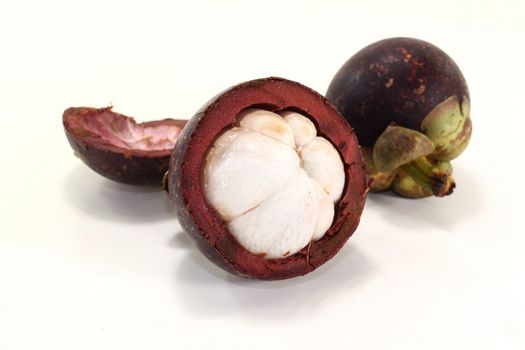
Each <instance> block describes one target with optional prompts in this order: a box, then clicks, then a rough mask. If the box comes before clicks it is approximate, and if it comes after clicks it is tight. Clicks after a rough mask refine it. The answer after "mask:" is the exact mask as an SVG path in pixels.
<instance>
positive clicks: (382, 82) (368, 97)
mask: <svg viewBox="0 0 525 350" xmlns="http://www.w3.org/2000/svg"><path fill="white" fill-rule="evenodd" d="M326 97H327V99H328V100H329V101H330V102H332V103H333V104H334V105H335V107H336V108H337V109H338V110H339V112H341V114H342V115H343V116H344V117H345V118H346V120H347V121H348V122H349V123H350V124H351V125H352V127H354V130H355V133H356V135H357V138H358V140H359V143H360V144H361V146H363V147H366V148H370V150H369V151H364V152H365V153H367V154H369V155H371V156H370V157H368V160H367V162H368V163H370V162H372V163H373V164H371V165H369V166H367V175H368V176H369V177H371V178H375V179H376V180H377V181H374V183H373V184H372V190H373V191H382V190H385V189H388V188H390V186H391V185H392V188H393V189H394V190H395V191H396V192H397V193H398V194H400V195H402V196H405V197H411V198H419V197H426V196H429V195H436V196H444V195H447V194H450V193H452V190H453V188H454V186H455V183H454V180H453V178H452V175H451V171H452V168H451V165H450V164H449V163H448V162H449V161H450V160H452V159H454V158H456V157H458V156H459V155H460V154H461V153H462V152H463V151H464V150H465V148H466V147H467V145H468V142H469V140H470V135H471V133H472V123H471V120H470V105H469V92H468V87H467V83H466V81H465V79H464V77H463V74H462V73H461V71H460V69H459V68H458V66H457V65H456V63H455V62H454V61H453V60H452V59H451V58H450V57H449V56H448V55H447V54H446V53H445V52H443V51H442V50H440V49H439V48H437V47H436V46H434V45H432V44H430V43H428V42H425V41H422V40H417V39H411V38H391V39H385V40H382V41H379V42H376V43H374V44H372V45H369V46H367V47H365V48H364V49H362V50H361V51H359V52H358V53H357V54H355V55H354V56H352V57H351V58H350V59H349V60H348V61H347V62H346V63H345V64H344V65H343V66H342V67H341V69H340V70H339V71H338V72H337V74H336V75H335V76H334V78H333V80H332V82H331V83H330V86H329V88H328V91H327V94H326ZM392 126H395V127H394V128H393V127H392ZM372 148H373V150H372ZM378 155H379V156H381V155H383V156H384V155H387V156H388V157H389V159H390V161H389V162H388V164H387V163H385V162H384V160H385V159H384V158H381V157H379V158H378ZM444 169H445V170H444ZM397 176H399V177H400V179H399V180H395V178H396V177H397ZM407 177H408V178H410V179H411V180H407V179H406V178H407Z"/></svg>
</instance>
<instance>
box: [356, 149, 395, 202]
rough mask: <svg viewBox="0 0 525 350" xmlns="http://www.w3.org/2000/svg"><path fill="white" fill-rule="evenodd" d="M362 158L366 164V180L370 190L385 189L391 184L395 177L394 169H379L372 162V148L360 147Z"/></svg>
mask: <svg viewBox="0 0 525 350" xmlns="http://www.w3.org/2000/svg"><path fill="white" fill-rule="evenodd" d="M361 152H362V154H363V158H364V160H365V165H366V168H365V170H366V175H367V181H368V182H369V183H370V190H371V191H372V192H382V191H386V190H388V189H389V188H390V186H392V182H393V181H394V178H395V177H396V173H397V172H396V171H385V172H383V171H379V170H378V169H377V167H376V165H375V164H374V157H373V154H372V149H371V148H369V147H363V148H361Z"/></svg>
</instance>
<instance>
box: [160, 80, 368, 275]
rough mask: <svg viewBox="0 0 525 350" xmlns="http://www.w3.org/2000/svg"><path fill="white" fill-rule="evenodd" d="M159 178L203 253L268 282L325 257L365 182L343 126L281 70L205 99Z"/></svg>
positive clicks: (359, 205)
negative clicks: (163, 177) (279, 73)
mask: <svg viewBox="0 0 525 350" xmlns="http://www.w3.org/2000/svg"><path fill="white" fill-rule="evenodd" d="M166 185H167V190H168V192H169V196H170V198H171V200H172V202H173V204H174V206H175V208H176V211H177V216H178V220H179V222H180V224H181V226H182V227H183V228H184V229H185V231H186V232H187V233H188V234H189V236H190V237H191V239H192V240H193V241H194V243H195V244H196V245H197V247H198V249H199V250H200V251H201V252H202V253H203V254H204V255H205V256H206V257H207V258H208V259H209V260H211V261H212V262H214V263H215V264H216V265H218V266H219V267H221V268H223V269H225V270H226V271H229V272H231V273H233V274H236V275H239V276H244V277H251V278H258V279H266V280H276V279H285V278H290V277H294V276H299V275H304V274H306V273H308V272H311V271H313V270H314V269H316V268H317V267H319V266H320V265H322V264H323V263H325V262H326V261H327V260H329V259H330V258H332V257H333V256H334V255H335V254H336V253H337V252H338V251H339V250H340V249H341V247H342V246H343V245H344V243H345V242H346V241H347V239H348V238H349V237H350V236H351V235H352V234H353V232H354V231H355V229H356V227H357V225H358V223H359V218H360V216H361V212H362V210H363V206H364V202H365V197H366V193H367V190H368V188H367V183H366V179H365V170H364V162H363V159H362V156H361V152H360V150H359V146H358V143H357V139H356V137H355V135H354V133H353V131H352V128H351V127H350V125H349V124H348V123H347V122H346V121H345V120H344V119H343V118H342V117H341V115H340V114H339V113H338V112H337V111H336V110H335V109H334V108H333V106H332V105H330V104H329V103H328V102H327V101H326V99H325V98H324V97H323V96H321V95H320V94H318V93H316V92H314V91H313V90H311V89H309V88H307V87H305V86H303V85H301V84H299V83H296V82H293V81H289V80H285V79H282V78H266V79H259V80H253V81H248V82H245V83H242V84H240V85H237V86H234V87H232V88H230V89H228V90H226V91H224V92H223V93H221V94H219V95H217V96H216V97H214V98H213V99H212V100H211V101H209V102H208V103H206V104H205V105H204V106H203V107H202V108H201V109H200V110H199V111H198V112H197V113H196V114H195V115H194V116H193V118H191V119H190V121H189V122H188V124H187V125H186V127H185V128H184V130H183V131H182V133H181V135H180V138H179V140H178V141H177V143H176V145H175V149H174V151H173V155H172V157H171V162H170V167H169V172H168V174H167V176H166ZM272 186H275V187H274V188H272Z"/></svg>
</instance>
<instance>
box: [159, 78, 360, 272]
mask: <svg viewBox="0 0 525 350" xmlns="http://www.w3.org/2000/svg"><path fill="white" fill-rule="evenodd" d="M254 106H257V107H259V108H265V109H268V110H272V111H280V110H284V109H295V110H299V111H300V112H301V113H304V114H306V115H308V116H310V117H311V118H312V120H313V121H314V123H315V124H316V126H317V129H318V134H319V135H322V136H324V137H325V138H327V139H328V140H330V141H331V142H332V144H333V145H334V146H335V147H336V148H337V150H338V151H339V153H340V154H341V156H342V158H343V161H344V163H345V175H346V179H347V183H346V184H345V189H344V191H343V195H342V198H341V200H340V201H339V202H338V203H337V205H336V214H335V219H334V223H333V224H332V227H331V228H330V229H329V230H328V232H327V233H326V234H325V236H324V237H323V238H322V239H321V240H319V241H316V242H311V244H310V245H309V246H307V247H305V248H304V249H303V250H301V251H300V252H298V253H296V254H294V255H292V256H289V257H286V258H283V259H265V258H264V257H261V256H256V255H254V254H252V253H250V252H249V251H247V250H246V249H244V248H243V247H242V246H241V245H240V244H239V243H238V242H237V241H236V240H235V239H234V237H233V236H232V235H231V234H230V233H229V232H228V230H227V227H226V225H225V223H224V222H223V221H222V220H221V219H220V218H219V216H218V214H217V212H216V211H215V209H214V208H213V207H211V206H210V205H209V204H208V203H207V201H206V199H205V196H204V193H203V188H202V184H201V176H202V168H203V164H204V160H205V155H206V154H207V151H208V149H209V147H210V146H211V145H212V144H213V142H214V141H215V139H216V138H217V137H218V135H220V134H221V133H222V132H223V131H225V130H228V129H229V128H231V127H232V126H233V125H234V123H235V122H236V116H237V115H238V114H239V112H240V111H242V110H244V109H246V108H248V107H254ZM314 116H315V117H314ZM166 185H167V188H168V192H169V196H170V198H171V200H172V202H173V204H174V206H175V208H176V212H177V217H178V220H179V223H180V224H181V226H182V227H183V228H184V229H185V231H186V232H187V233H188V234H189V236H190V238H191V239H192V240H193V242H194V243H195V244H196V246H197V247H198V249H199V250H200V251H201V252H202V253H203V254H204V255H205V256H206V257H207V258H208V259H209V260H210V261H212V262H213V263H215V264H216V265H218V266H219V267H221V268H223V269H224V270H226V271H228V272H231V273H233V274H236V275H239V276H242V277H250V278H258V279H265V280H277V279H285V278H290V277H295V276H300V275H304V274H306V273H308V272H311V271H313V270H314V269H316V268H317V267H319V266H320V265H322V264H323V263H325V262H326V261H328V260H329V259H330V258H332V257H333V256H334V255H335V254H336V253H337V252H338V251H339V250H340V249H341V247H342V246H343V245H344V243H345V242H346V241H347V240H348V238H349V237H350V236H351V235H352V234H353V232H354V231H355V229H356V228H357V225H358V223H359V218H360V216H361V212H362V210H363V206H364V202H365V197H366V193H367V191H368V188H367V184H366V180H365V171H364V163H363V159H362V157H361V153H360V151H359V146H358V143H357V139H356V137H355V135H354V133H353V132H352V129H351V127H350V126H349V125H348V124H347V123H346V121H345V120H344V119H343V118H342V117H341V116H340V114H339V113H338V112H337V111H336V110H335V109H334V108H333V106H331V105H330V104H329V103H328V102H327V101H326V99H325V98H324V97H323V96H321V95H319V94H318V93H316V92H314V91H313V90H311V89H309V88H307V87H305V86H303V85H300V84H299V83H296V82H292V81H289V80H285V79H282V78H265V79H258V80H252V81H249V82H246V83H243V84H240V85H237V86H234V87H232V88H230V89H228V90H226V91H225V92H223V93H221V94H219V95H217V96H216V97H215V98H213V99H212V100H211V101H209V102H208V103H207V104H205V105H204V106H203V107H202V108H201V109H200V110H199V111H198V112H197V113H196V114H195V115H194V116H193V118H191V119H190V121H189V122H188V124H187V125H186V127H185V128H184V129H183V131H182V134H181V136H180V138H179V140H178V141H177V144H176V146H175V149H174V152H173V155H172V157H171V162H170V170H169V173H168V174H167V177H166Z"/></svg>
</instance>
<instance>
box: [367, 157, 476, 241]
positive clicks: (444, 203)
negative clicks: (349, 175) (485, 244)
mask: <svg viewBox="0 0 525 350" xmlns="http://www.w3.org/2000/svg"><path fill="white" fill-rule="evenodd" d="M454 178H455V179H456V183H457V186H456V189H455V190H454V193H452V194H451V195H449V196H446V197H444V198H435V197H428V198H422V199H407V198H402V197H399V196H398V195H396V194H395V193H394V192H392V191H388V192H383V193H370V194H369V195H368V198H367V202H366V206H365V211H367V210H371V211H375V212H380V213H381V215H383V216H384V217H385V219H386V221H388V223H390V224H392V225H395V226H399V227H401V228H406V229H407V230H413V231H415V230H417V232H422V231H424V230H425V228H429V227H437V228H439V229H442V230H446V231H449V230H452V229H453V228H454V227H455V226H457V225H458V224H460V223H461V222H463V221H465V220H468V219H469V218H471V217H474V216H475V215H477V213H479V212H480V211H482V210H483V207H484V206H485V194H484V192H483V191H484V187H483V186H482V185H481V183H480V182H479V179H478V178H476V177H475V176H474V175H473V173H472V172H470V171H468V170H467V169H465V168H462V167H455V168H454ZM415 232H416V231H415Z"/></svg>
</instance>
